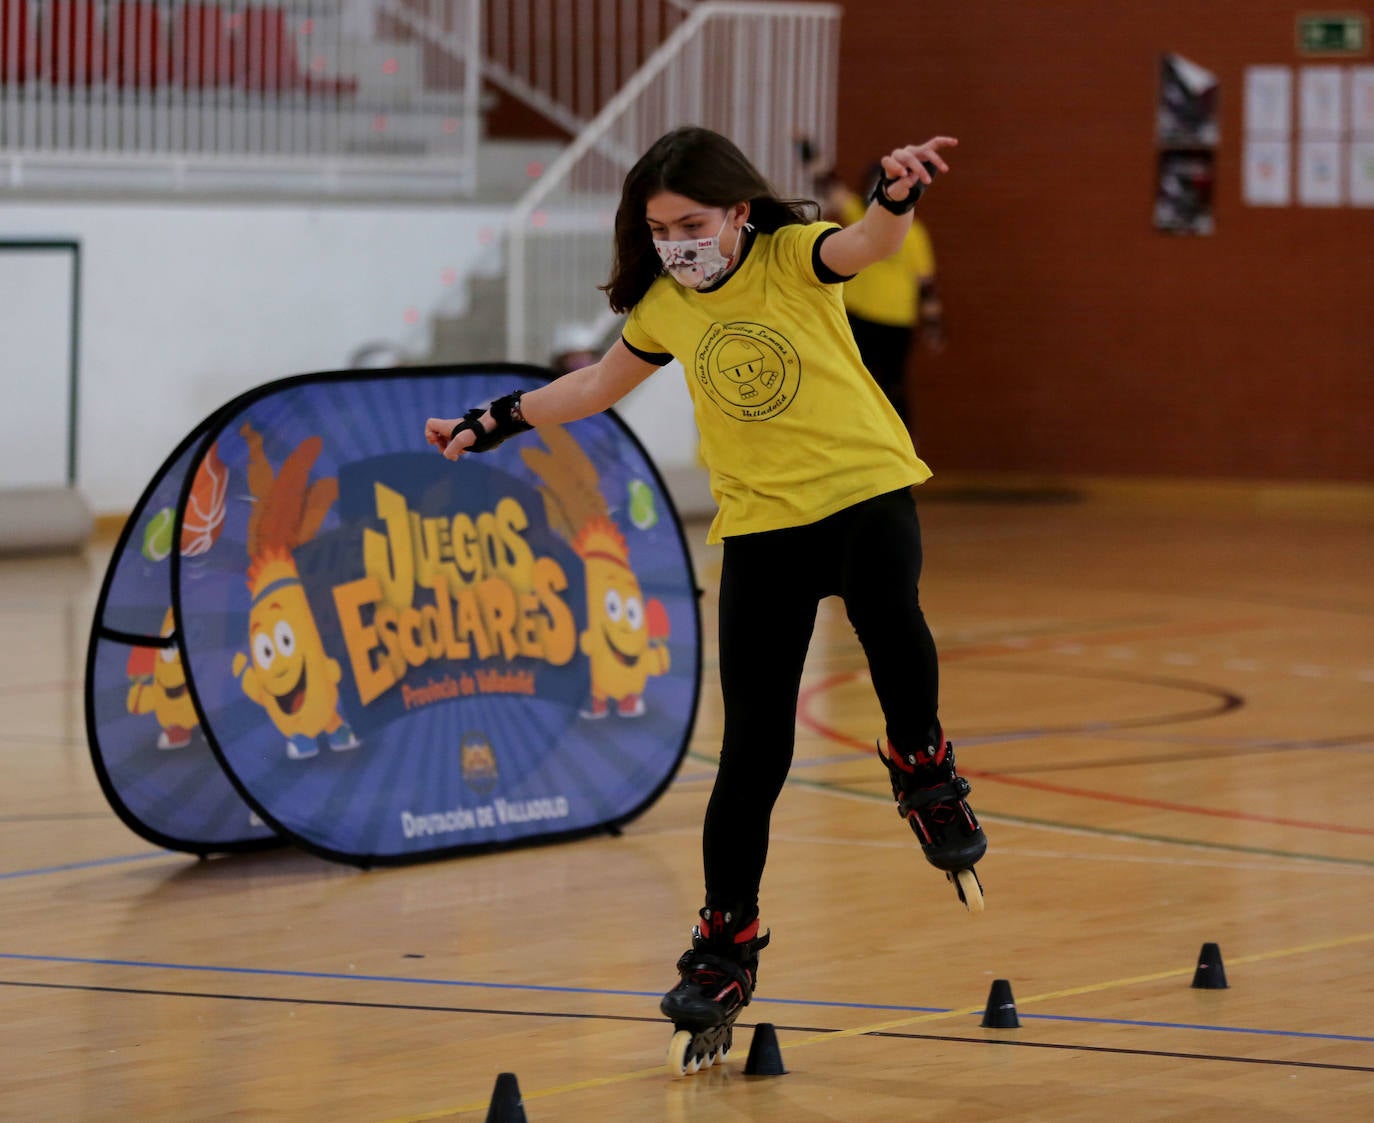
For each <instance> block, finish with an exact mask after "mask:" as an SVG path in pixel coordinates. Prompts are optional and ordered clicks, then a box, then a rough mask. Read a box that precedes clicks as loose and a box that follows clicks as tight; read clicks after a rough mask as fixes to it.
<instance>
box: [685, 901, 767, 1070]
mask: <svg viewBox="0 0 1374 1123" xmlns="http://www.w3.org/2000/svg"><path fill="white" fill-rule="evenodd" d="M699 915H700V920H699V922H698V923H697V924H696V925H694V926H693V928H692V946H691V947H690V948H688V949H687V950H686V951H685V952H683V953H682V956H681V958H680V959H678V961H677V970H678V974H679V975H680V976H681V980H680V981H679V982H678V984H677V986H675V987H674V988H673V989H672V990H670V991H669V992H668V993H667V994H665V995H664V996H663V1001H662V1002H660V1003H659V1009H660V1010H662V1011H663V1014H664V1016H665V1017H666V1018H668V1019H669V1020H670V1021H671V1022H672V1023H673V1028H674V1030H675V1032H674V1034H673V1040H672V1042H671V1043H670V1044H669V1045H668V1071H669V1072H671V1073H672V1074H673V1075H674V1076H685V1075H686V1074H688V1073H692V1072H697V1071H699V1070H700V1069H703V1068H709V1067H710V1066H711V1065H713V1064H715V1063H716V1062H717V1061H724V1060H725V1056H726V1054H727V1053H729V1051H730V1046H731V1044H732V1043H733V1041H734V1029H735V1019H736V1018H738V1017H739V1012H740V1011H741V1010H743V1009H744V1007H746V1006H748V1005H749V1002H750V1000H751V999H752V998H753V997H754V986H755V984H756V982H757V981H758V971H759V952H760V951H761V950H762V949H763V948H765V947H767V946H768V938H769V933H767V932H765V933H764V934H763V935H762V936H760V935H759V921H758V917H757V916H754V917H753V918H751V919H750V920H748V921H745V922H744V923H741V917H740V916H738V915H737V914H735V913H732V912H722V911H715V912H712V911H711V910H710V909H702V910H701V913H700V914H699Z"/></svg>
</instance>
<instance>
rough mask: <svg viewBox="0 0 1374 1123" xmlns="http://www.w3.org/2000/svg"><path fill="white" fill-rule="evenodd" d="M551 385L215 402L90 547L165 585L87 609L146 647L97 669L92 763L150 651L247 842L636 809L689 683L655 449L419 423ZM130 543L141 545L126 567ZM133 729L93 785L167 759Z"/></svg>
mask: <svg viewBox="0 0 1374 1123" xmlns="http://www.w3.org/2000/svg"><path fill="white" fill-rule="evenodd" d="M548 377H549V372H547V371H543V370H541V369H540V368H533V367H522V366H517V365H511V364H490V365H484V366H481V367H466V368H463V367H459V368H455V367H435V368H406V369H404V371H403V372H399V371H398V372H386V373H381V372H359V371H351V372H337V373H330V374H319V375H307V376H301V377H298V378H294V379H286V380H283V381H281V382H277V383H269V384H268V385H267V386H265V387H261V388H259V389H258V390H256V391H253V392H251V393H249V394H247V395H244V396H243V397H242V398H239V399H236V400H235V401H234V402H231V403H229V404H228V405H226V406H225V407H223V408H222V409H221V410H219V411H217V413H216V414H215V415H214V416H213V417H212V418H211V419H209V420H208V421H207V422H206V423H205V424H203V425H202V426H201V427H200V428H199V429H198V430H197V432H196V433H195V434H193V435H192V438H188V441H187V442H186V443H185V444H184V446H183V448H182V449H180V450H179V451H178V455H177V457H176V458H175V463H174V464H173V465H172V470H170V471H168V472H166V473H165V474H166V475H167V477H168V479H169V480H170V481H171V483H169V484H167V483H165V484H162V485H160V490H159V491H158V493H157V494H156V495H155V496H154V497H153V499H152V500H151V501H150V502H149V503H147V504H145V506H146V507H148V508H149V509H154V508H155V512H154V521H155V522H156V526H155V527H154V526H153V524H152V523H151V522H150V523H149V524H148V525H149V526H150V527H152V529H151V530H145V531H143V532H141V533H143V534H144V535H148V536H150V537H144V538H139V533H140V532H132V533H131V537H130V539H129V541H128V542H127V543H125V544H124V545H125V547H126V548H125V549H123V550H122V551H121V554H122V556H120V557H117V558H116V560H115V561H114V562H112V567H111V573H112V576H111V577H110V578H109V579H108V581H107V591H112V592H118V591H119V590H121V589H123V588H124V586H125V585H127V584H128V582H127V581H126V580H125V579H123V578H122V577H121V573H122V571H124V570H126V569H129V570H130V571H132V570H139V571H140V572H141V571H142V569H146V568H147V567H148V566H149V565H150V564H151V565H161V566H163V568H162V569H160V570H157V571H156V576H157V577H158V578H159V579H160V580H161V582H162V584H161V585H160V586H159V587H158V589H157V596H154V595H153V592H152V590H151V589H150V590H144V591H143V592H142V593H141V595H140V597H130V596H122V595H121V596H112V597H107V598H103V600H102V604H101V606H100V610H99V612H98V624H97V626H98V628H99V629H100V633H101V637H102V640H103V641H107V642H113V641H121V642H123V643H124V645H125V647H126V648H128V647H131V646H132V647H138V648H140V649H141V648H144V647H155V650H154V651H153V652H152V662H153V664H154V669H153V671H152V672H151V673H149V671H148V668H147V666H146V664H148V663H149V661H150V660H149V658H148V657H147V655H146V654H143V653H142V652H141V651H140V653H139V655H138V658H137V659H135V658H134V656H133V655H130V654H128V652H127V650H126V651H124V652H122V653H113V654H111V655H110V656H108V657H105V658H100V659H97V660H95V661H94V662H93V664H92V667H91V669H90V675H89V679H88V693H89V696H90V697H92V698H95V699H97V700H98V704H96V705H94V706H93V707H92V709H91V712H90V728H91V731H92V745H93V750H92V751H93V753H95V754H96V755H97V761H98V765H97V766H98V768H99V767H100V766H101V763H102V762H104V761H105V760H106V759H107V758H108V756H109V752H108V748H109V746H111V745H113V744H114V743H115V740H116V734H119V732H120V731H121V730H123V729H124V728H125V727H126V726H128V725H129V723H130V720H131V715H130V713H129V712H126V711H131V710H137V711H139V712H140V716H142V711H143V710H144V709H145V707H144V705H143V701H142V700H140V699H142V698H143V696H142V695H140V696H139V698H138V699H135V695H134V689H135V687H134V685H131V682H132V678H131V676H136V677H137V678H138V680H139V682H140V683H141V682H143V681H144V680H145V679H146V682H147V686H148V689H152V688H153V687H154V686H160V685H161V680H160V679H159V678H158V669H159V668H160V666H161V664H163V663H165V664H168V665H172V664H175V665H176V666H177V667H179V668H180V677H179V680H178V682H177V683H176V684H172V683H171V679H170V677H168V678H167V684H166V685H167V687H168V688H169V689H164V691H163V693H164V694H167V693H171V692H172V690H171V689H170V688H172V687H173V685H174V690H175V694H176V697H177V699H178V700H179V701H180V700H184V701H185V703H186V705H185V709H186V710H187V711H188V713H189V716H187V715H183V714H180V711H178V714H176V715H173V714H171V713H170V710H169V711H168V721H173V719H175V720H174V721H173V725H168V724H166V722H164V723H163V726H162V728H163V732H164V733H166V734H168V738H167V739H168V740H172V739H173V738H172V737H171V734H172V733H173V732H174V731H175V732H177V736H178V737H180V735H181V733H184V732H185V731H186V730H188V729H190V730H192V732H191V734H190V735H191V736H192V737H193V738H196V737H198V738H199V743H200V744H201V745H202V747H203V748H204V750H205V752H204V753H203V754H202V756H201V759H202V761H205V762H208V763H211V764H213V765H214V766H215V768H214V769H213V771H215V772H217V773H218V779H219V781H220V785H221V788H222V789H223V790H225V791H227V792H228V793H229V794H230V795H231V796H232V797H233V804H234V806H235V807H236V808H237V809H238V811H240V812H242V814H241V815H240V818H241V819H242V821H243V822H244V823H249V822H253V823H256V824H258V828H259V829H260V834H261V836H263V837H266V838H268V839H271V840H274V841H275V840H281V839H285V840H289V841H292V842H295V843H297V844H299V845H302V846H304V847H306V848H307V849H309V850H311V851H313V852H316V853H319V854H321V855H323V856H326V857H329V858H333V859H336V860H340V861H346V862H352V863H355V864H359V865H384V864H398V863H404V862H410V861H417V860H421V859H425V858H433V857H442V856H446V855H449V854H457V853H461V852H464V851H471V850H485V849H491V848H493V847H503V846H509V845H515V844H521V843H529V842H537V841H544V842H547V841H557V840H561V839H567V838H574V837H578V836H581V835H585V834H588V833H592V832H594V831H598V830H604V829H614V828H616V827H618V825H619V824H621V823H624V822H626V821H628V820H629V819H630V818H633V817H634V816H636V815H638V814H640V813H641V812H642V811H643V810H644V809H646V808H647V807H648V806H649V805H650V804H651V803H652V802H653V801H654V800H655V799H656V798H657V796H658V794H659V793H660V792H661V791H662V790H663V789H664V788H665V787H666V785H667V784H668V782H669V781H670V780H671V778H672V776H673V774H674V773H675V772H676V770H677V767H678V765H679V764H680V762H681V760H682V757H683V755H684V754H685V752H686V747H687V741H688V739H689V737H690V732H691V727H692V723H693V721H694V718H695V713H696V706H697V701H698V694H699V686H700V675H701V655H700V620H699V616H698V608H697V589H696V583H695V578H694V576H693V572H692V566H691V561H690V555H689V552H688V549H687V546H686V543H685V540H684V538H683V533H682V528H681V525H680V523H679V521H678V518H677V515H676V512H675V511H674V509H673V507H672V504H671V500H670V499H669V496H668V494H667V491H666V489H665V488H664V486H663V484H662V481H661V479H660V478H659V476H658V473H657V471H656V469H655V468H654V466H653V464H652V462H651V461H650V460H649V458H648V456H647V454H646V453H645V451H644V450H643V448H642V447H641V446H640V445H639V443H638V441H637V440H636V439H635V438H634V436H633V434H631V433H630V431H629V430H628V429H627V428H626V427H625V426H624V424H623V423H622V422H621V421H620V420H619V419H618V418H616V417H615V416H614V415H613V414H611V413H605V414H599V415H597V416H595V417H591V418H587V419H585V420H583V421H579V422H577V423H575V424H573V425H569V426H566V427H563V426H556V425H548V426H541V427H539V429H537V430H536V431H535V432H532V433H527V434H524V435H523V436H521V437H519V438H516V439H515V440H512V441H509V442H507V443H506V444H504V445H503V446H501V447H500V448H499V449H496V450H494V451H492V452H490V453H486V454H483V455H481V456H467V457H464V458H463V459H462V460H461V461H460V462H458V463H452V462H450V461H447V460H445V459H444V458H443V457H441V456H439V455H438V454H437V453H435V452H434V451H433V450H432V449H431V448H429V447H428V446H427V445H425V443H424V441H423V436H422V426H423V423H424V419H425V417H427V416H430V415H433V414H435V413H449V414H457V413H460V412H462V410H463V409H464V408H465V407H468V406H471V405H474V404H480V403H482V402H486V401H489V400H491V399H492V398H495V397H497V396H499V395H501V394H504V393H508V392H510V391H512V390H516V389H530V388H533V387H536V386H538V385H541V384H542V383H543V382H545V381H547V379H548ZM207 478H213V480H214V487H213V496H211V495H210V493H209V492H208V491H207V489H206V486H205V485H204V483H203V481H204V480H206V479H207ZM207 503H208V504H209V506H208V514H207ZM164 511H166V512H167V513H166V514H165V515H163V514H162V512H164ZM146 521H147V519H145V518H144V517H143V516H142V515H141V516H140V523H142V522H146ZM164 524H165V527H164ZM164 531H165V535H166V541H164V540H163V538H162V537H160V536H162V535H163V534H164ZM148 541H153V542H155V543H156V544H157V546H156V549H155V550H154V551H153V554H154V555H155V556H157V557H159V559H160V560H159V561H157V562H149V561H148V559H147V558H146V557H145V558H144V559H143V560H142V561H136V560H135V559H134V557H133V555H135V554H140V553H141V551H139V549H138V543H139V542H148ZM188 541H194V543H195V552H190V551H188V550H186V549H185V548H182V549H180V550H177V549H171V548H170V547H169V546H168V545H167V542H171V543H178V542H180V543H185V542H188ZM164 563H165V564H164ZM131 567H132V568H131ZM159 598H161V599H159ZM154 600H157V602H158V603H157V604H153V603H152V602H153V601H154ZM116 601H118V602H119V605H123V606H124V607H120V606H119V605H116V603H115V602H116ZM107 602H108V603H107ZM126 602H127V603H126ZM121 656H122V657H123V658H124V659H126V660H127V670H126V666H125V665H124V663H121ZM136 662H137V666H135V663H136ZM164 677H166V676H164ZM159 697H160V696H159ZM147 709H149V710H150V711H151V709H152V707H147ZM159 720H161V715H159ZM173 726H174V727H175V729H174V728H173ZM147 732H148V735H149V737H155V735H154V734H153V733H152V731H151V730H149V731H147ZM147 748H148V750H149V751H146V752H142V751H141V753H140V756H139V758H138V760H137V762H136V764H135V766H134V767H131V768H130V769H127V770H125V771H123V772H120V773H119V776H118V780H117V783H116V784H115V786H114V788H115V797H116V798H118V799H120V800H121V802H122V804H123V805H125V806H127V805H128V804H129V802H130V801H129V797H128V794H127V793H128V791H129V790H132V789H133V788H134V787H135V786H136V785H137V784H138V783H140V782H141V781H142V776H143V774H144V772H145V771H147V770H148V769H149V768H151V767H152V765H150V764H149V761H150V760H156V756H157V753H158V752H160V751H161V752H163V754H164V755H167V756H169V755H170V753H169V752H168V751H167V750H164V749H163V747H162V746H161V745H160V744H158V743H157V742H156V740H154V741H153V742H152V743H150V744H149V746H147ZM107 771H111V770H109V769H107ZM112 802H114V799H112ZM187 815H188V818H192V819H193V818H194V816H195V811H194V809H191V810H189V811H188V812H187ZM131 825H133V824H131ZM136 829H137V828H136ZM142 833H147V832H146V831H144V832H142ZM183 833H184V834H193V833H194V823H191V824H189V825H187V826H186V829H185V831H184V832H183ZM193 841H194V845H185V846H182V847H181V848H183V849H197V850H201V851H204V850H206V849H215V848H216V847H215V846H214V845H213V844H212V843H213V840H209V841H206V840H200V839H195V840H193Z"/></svg>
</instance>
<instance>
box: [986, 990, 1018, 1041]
mask: <svg viewBox="0 0 1374 1123" xmlns="http://www.w3.org/2000/svg"><path fill="white" fill-rule="evenodd" d="M983 1028H984V1029H1020V1028H1021V1019H1020V1018H1018V1017H1017V1016H1016V1001H1015V999H1013V998H1012V996H1011V983H1009V982H1007V980H1006V979H994V980H993V981H992V989H991V990H990V991H988V1005H987V1009H986V1010H984V1011H983Z"/></svg>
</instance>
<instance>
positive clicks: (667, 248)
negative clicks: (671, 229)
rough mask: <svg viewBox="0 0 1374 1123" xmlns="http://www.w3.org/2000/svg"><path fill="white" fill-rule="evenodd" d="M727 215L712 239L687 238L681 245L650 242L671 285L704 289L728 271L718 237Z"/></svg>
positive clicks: (678, 243) (722, 231) (722, 230)
mask: <svg viewBox="0 0 1374 1123" xmlns="http://www.w3.org/2000/svg"><path fill="white" fill-rule="evenodd" d="M729 221H730V218H729V216H728V215H727V216H726V217H725V219H724V220H723V221H722V222H721V224H720V229H719V230H718V231H716V234H715V236H714V237H712V238H688V239H686V240H685V241H682V242H669V241H659V239H657V238H655V239H654V249H656V250H657V251H658V257H659V260H660V261H662V262H663V268H664V269H666V270H667V271H668V272H669V273H670V274H672V277H673V279H674V280H675V281H677V282H678V283H679V284H682V285H684V286H686V287H687V288H689V289H700V288H705V287H706V286H707V285H709V284H711V282H712V281H718V280H720V278H721V277H722V276H723V275H724V274H725V271H726V270H727V269H729V268H730V261H731V259H730V258H728V257H726V256H725V255H724V254H723V253H721V252H720V236H721V235H722V234H723V233H725V224H726V223H727V222H729Z"/></svg>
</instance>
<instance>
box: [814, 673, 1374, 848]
mask: <svg viewBox="0 0 1374 1123" xmlns="http://www.w3.org/2000/svg"><path fill="white" fill-rule="evenodd" d="M866 674H867V672H866V671H864V670H862V669H851V670H848V671H839V672H837V673H835V674H831V675H827V676H825V677H824V678H822V679H821V680H820V681H819V682H817V683H813V684H812V685H811V686H808V687H805V688H803V690H802V691H801V693H800V696H799V698H798V702H797V721H798V723H800V724H802V725H804V726H806V727H807V728H808V729H810V730H811V731H812V732H813V733H816V734H817V735H819V736H821V737H824V738H825V739H827V740H829V741H833V742H834V743H835V744H837V745H848V746H850V747H851V748H854V749H857V750H859V751H860V752H863V753H865V754H866V753H868V752H869V751H870V749H871V747H872V746H870V744H869V742H868V741H864V740H860V739H859V738H857V737H851V736H850V735H849V734H847V733H843V732H841V731H840V730H838V729H836V728H835V727H834V726H831V725H827V724H826V723H825V722H823V721H821V720H820V719H818V718H816V717H813V716H812V714H811V712H810V707H811V704H812V703H813V702H814V701H815V699H817V698H819V697H820V696H821V695H823V694H825V693H826V692H828V691H830V690H831V689H833V688H834V687H836V686H840V685H842V684H844V683H846V682H852V681H853V680H855V679H857V678H862V677H864V676H865V675H866ZM1064 674H1065V675H1066V676H1068V677H1072V674H1073V672H1069V671H1065V672H1064ZM1095 677H1109V676H1095ZM1212 712H1213V711H1202V712H1201V715H1199V714H1198V713H1196V712H1194V711H1188V712H1186V713H1184V712H1180V713H1178V714H1171V715H1166V717H1165V718H1163V719H1160V718H1148V719H1145V718H1142V719H1132V720H1131V721H1122V722H1117V721H1103V722H1098V723H1091V722H1090V723H1087V724H1085V725H1082V726H1075V727H1074V728H1073V729H1070V730H1064V731H1062V734H1063V735H1066V736H1067V735H1076V734H1080V733H1085V732H1091V730H1092V725H1093V724H1099V725H1101V726H1102V727H1103V728H1104V730H1106V731H1108V732H1112V731H1115V730H1117V729H1123V728H1127V727H1131V726H1139V725H1141V724H1150V723H1152V722H1156V721H1158V722H1159V723H1160V724H1168V723H1172V722H1175V721H1181V720H1184V719H1185V718H1189V717H1196V716H1211V714H1212ZM1218 712H1219V711H1218ZM1026 733H1027V735H1030V736H1042V735H1043V732H1042V731H1040V730H1028V731H1026ZM1004 736H1005V735H1004ZM1141 763H1142V764H1148V763H1149V761H1148V760H1145V761H1142V762H1141ZM960 774H961V775H963V776H964V777H966V778H968V779H975V780H987V781H989V782H992V783H998V784H1008V785H1010V786H1012V787H1019V788H1029V789H1031V790H1033V791H1043V792H1052V793H1054V794H1056V795H1067V796H1074V797H1076V798H1079V799H1092V800H1100V801H1103V802H1106V803H1121V804H1126V805H1128V806H1131V807H1148V808H1151V809H1153V810H1156V811H1176V812H1179V813H1181V814H1185V815H1205V816H1211V817H1213V818H1218V819H1230V820H1236V821H1240V822H1247V823H1265V824H1267V825H1270V826H1280V827H1298V828H1300V829H1302V830H1315V831H1330V832H1333V833H1337V834H1354V835H1361V836H1374V827H1355V826H1346V825H1344V824H1341V823H1316V822H1311V821H1308V820H1305V819H1284V818H1279V817H1277V816H1272V815H1255V814H1252V813H1250V812H1247V811H1231V810H1227V809H1226V808H1221V807H1200V806H1198V805H1196V804H1189V803H1174V802H1171V801H1169V800H1161V799H1146V798H1144V797H1142V796H1133V795H1125V794H1123V793H1120V792H1107V791H1097V790H1095V789H1092V788H1075V787H1070V786H1068V785H1066V784H1051V783H1048V782H1047V781H1044V780H1031V779H1028V778H1026V777H1025V776H1016V775H1008V774H1004V773H999V772H988V771H984V770H972V769H960Z"/></svg>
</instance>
